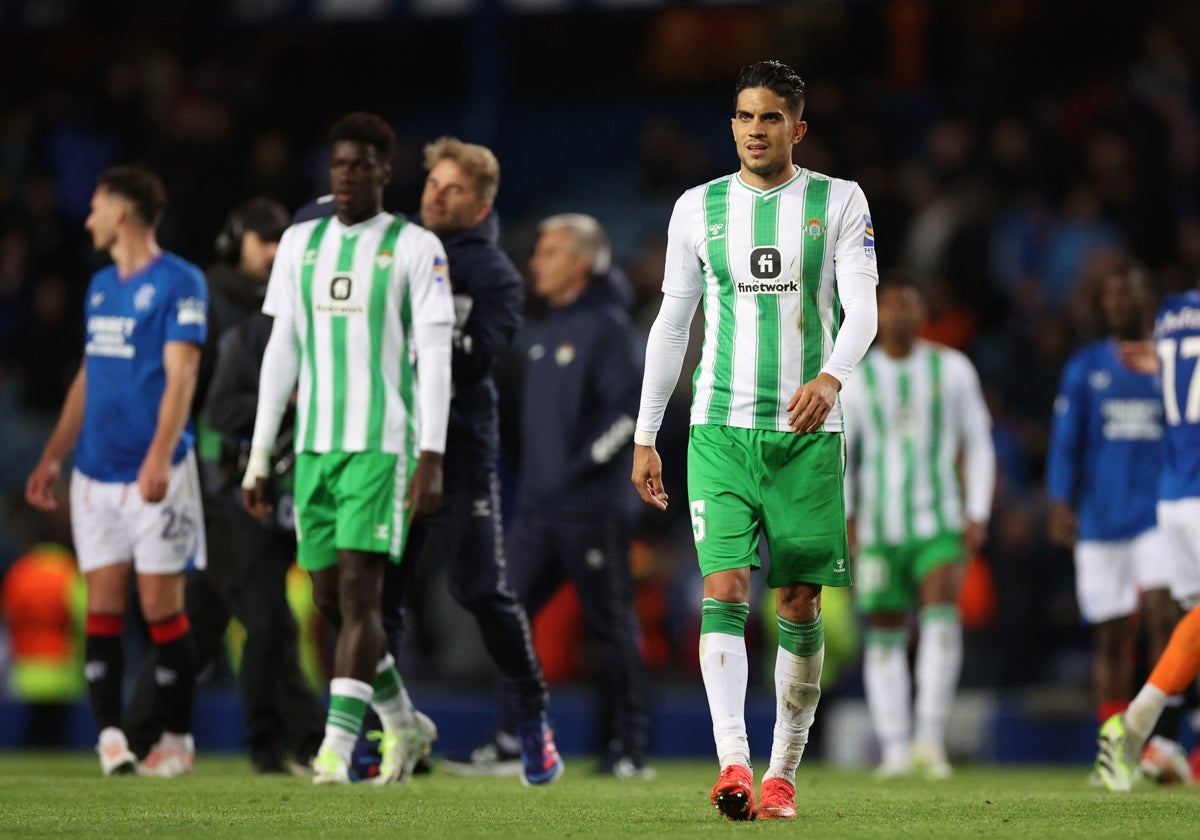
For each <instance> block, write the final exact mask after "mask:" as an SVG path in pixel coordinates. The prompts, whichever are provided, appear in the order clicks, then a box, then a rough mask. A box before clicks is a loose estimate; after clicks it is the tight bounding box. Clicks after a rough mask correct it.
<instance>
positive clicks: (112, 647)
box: [83, 614, 125, 729]
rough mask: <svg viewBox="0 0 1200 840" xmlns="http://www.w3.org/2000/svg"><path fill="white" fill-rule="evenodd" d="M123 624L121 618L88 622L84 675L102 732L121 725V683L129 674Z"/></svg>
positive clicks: (103, 617)
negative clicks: (123, 648)
mask: <svg viewBox="0 0 1200 840" xmlns="http://www.w3.org/2000/svg"><path fill="white" fill-rule="evenodd" d="M122 623H123V622H122V619H121V616H112V615H95V614H92V615H89V616H88V619H87V641H86V643H85V647H84V653H85V662H84V666H83V674H84V677H86V678H87V683H88V697H89V698H90V699H91V702H92V714H94V715H95V716H96V726H97V728H99V729H107V728H108V727H110V726H113V727H118V728H119V727H120V726H121V680H122V678H123V677H124V675H125V656H124V652H123V651H122V649H121V626H122Z"/></svg>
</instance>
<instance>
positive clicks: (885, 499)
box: [842, 341, 996, 546]
mask: <svg viewBox="0 0 1200 840" xmlns="http://www.w3.org/2000/svg"><path fill="white" fill-rule="evenodd" d="M842 406H843V409H844V411H845V415H846V449H847V461H846V515H847V516H853V517H855V523H856V525H857V528H858V541H859V544H860V545H864V546H865V545H872V544H880V543H882V544H885V545H897V544H899V543H902V542H906V541H908V540H914V539H915V540H921V539H928V538H930V537H933V536H935V535H937V534H939V533H943V532H947V531H961V530H963V528H964V525H965V523H964V504H965V515H966V518H967V519H969V520H971V521H973V522H987V520H988V516H989V514H990V512H991V507H992V491H993V488H994V485H995V481H996V456H995V451H994V449H993V447H992V433H991V422H992V421H991V417H990V416H989V414H988V410H987V405H986V404H985V403H984V401H983V393H982V391H981V390H980V387H979V376H978V374H976V372H975V368H974V367H973V366H972V365H971V362H970V361H969V360H968V359H967V357H966V356H964V355H963V354H962V353H960V352H958V351H957V350H954V349H952V348H949V347H944V346H942V345H940V344H934V343H932V342H927V341H918V342H917V343H916V345H915V347H914V348H913V350H912V352H911V353H909V355H908V356H906V357H905V358H903V359H894V358H892V357H890V356H888V355H887V354H886V353H884V352H883V350H882V349H880V348H879V347H875V348H874V349H872V350H871V351H870V352H869V353H867V355H866V356H865V357H864V358H863V360H862V362H861V363H860V364H859V366H858V368H857V369H856V370H855V371H854V376H852V377H851V378H850V381H849V382H847V383H846V386H845V387H844V388H843V389H842ZM960 456H961V457H962V476H963V479H964V480H965V484H966V487H965V497H964V487H963V483H962V482H961V481H960V479H959V469H958V467H959V458H960Z"/></svg>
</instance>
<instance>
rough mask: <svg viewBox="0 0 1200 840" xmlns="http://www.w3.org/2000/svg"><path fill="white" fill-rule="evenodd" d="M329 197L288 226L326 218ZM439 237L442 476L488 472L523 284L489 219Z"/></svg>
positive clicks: (497, 445) (497, 447) (496, 443)
mask: <svg viewBox="0 0 1200 840" xmlns="http://www.w3.org/2000/svg"><path fill="white" fill-rule="evenodd" d="M331 198H332V197H331V196H324V197H322V198H319V199H316V200H315V201H310V202H309V203H308V204H306V205H304V206H303V207H301V208H300V209H299V210H297V211H296V214H295V215H294V216H293V217H292V222H293V224H295V223H297V222H302V221H306V220H308V219H319V218H323V217H325V216H332V215H333V213H334V205H333V201H332V200H331ZM396 215H397V216H399V218H404V216H402V215H400V214H396ZM440 239H441V240H442V246H443V247H444V248H445V249H446V259H447V261H448V262H449V263H450V285H451V286H452V287H453V289H454V311H455V315H456V321H455V329H454V357H453V361H452V368H451V376H452V379H453V382H454V396H453V398H452V400H451V402H450V426H449V429H448V430H447V433H446V463H445V469H446V471H447V472H448V473H450V472H454V473H458V472H459V471H469V470H477V469H482V468H486V469H495V468H496V461H497V458H498V457H499V454H500V415H499V410H498V408H497V402H498V397H497V392H496V383H495V381H494V379H493V378H492V373H493V371H494V370H495V368H496V362H497V360H499V359H500V358H501V357H502V356H503V355H504V353H505V352H506V351H507V350H508V348H509V346H510V345H511V344H512V340H513V336H514V335H515V334H516V332H517V329H518V328H519V327H520V326H521V312H522V310H523V309H524V306H525V284H524V282H523V281H522V279H521V274H520V272H518V271H517V268H516V266H514V265H513V263H512V260H510V259H509V258H508V255H507V254H505V253H504V252H503V251H502V250H500V246H499V245H498V244H497V243H498V241H499V239H500V222H499V220H498V219H497V218H496V214H495V213H489V214H488V216H487V218H486V219H484V220H483V221H482V222H480V223H479V224H478V225H476V226H475V227H473V228H470V229H468V230H464V231H459V232H458V233H453V234H449V235H448V236H443V237H440Z"/></svg>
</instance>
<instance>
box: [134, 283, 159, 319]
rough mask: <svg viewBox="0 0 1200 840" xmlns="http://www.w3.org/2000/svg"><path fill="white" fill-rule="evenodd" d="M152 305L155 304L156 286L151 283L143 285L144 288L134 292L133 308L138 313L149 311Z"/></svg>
mask: <svg viewBox="0 0 1200 840" xmlns="http://www.w3.org/2000/svg"><path fill="white" fill-rule="evenodd" d="M152 303H154V286H152V285H150V284H149V283H143V284H142V287H141V288H140V289H138V290H137V291H136V292H134V295H133V308H134V309H136V310H137V311H138V312H142V311H144V310H147V309H149V308H150V304H152Z"/></svg>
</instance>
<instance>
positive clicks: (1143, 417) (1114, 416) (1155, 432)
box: [1100, 399, 1163, 440]
mask: <svg viewBox="0 0 1200 840" xmlns="http://www.w3.org/2000/svg"><path fill="white" fill-rule="evenodd" d="M1100 416H1101V417H1102V418H1103V419H1104V426H1103V427H1102V428H1101V433H1102V434H1103V435H1104V437H1106V438H1107V439H1109V440H1159V439H1161V438H1162V435H1163V431H1162V402H1160V401H1159V400H1156V399H1155V400H1132V399H1126V400H1105V401H1104V402H1102V403H1100Z"/></svg>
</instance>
